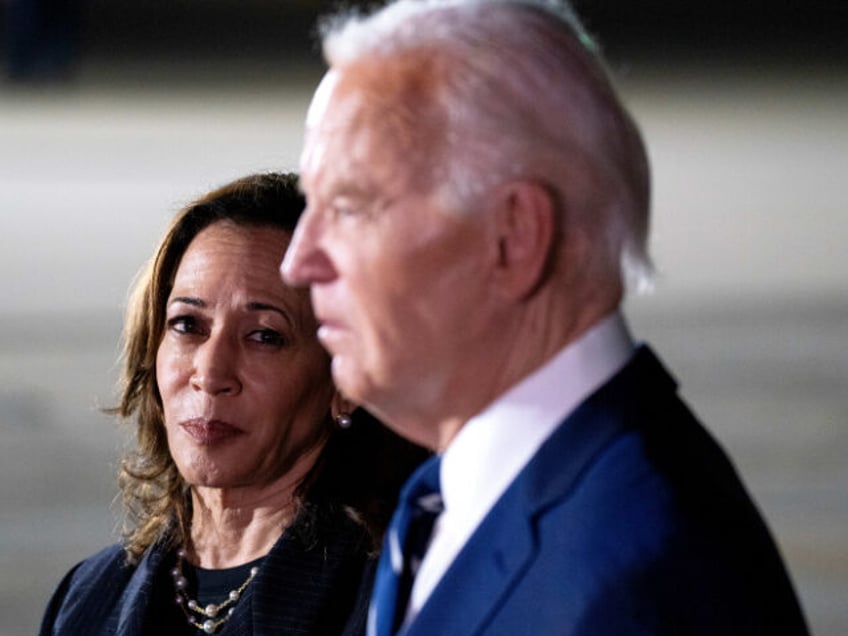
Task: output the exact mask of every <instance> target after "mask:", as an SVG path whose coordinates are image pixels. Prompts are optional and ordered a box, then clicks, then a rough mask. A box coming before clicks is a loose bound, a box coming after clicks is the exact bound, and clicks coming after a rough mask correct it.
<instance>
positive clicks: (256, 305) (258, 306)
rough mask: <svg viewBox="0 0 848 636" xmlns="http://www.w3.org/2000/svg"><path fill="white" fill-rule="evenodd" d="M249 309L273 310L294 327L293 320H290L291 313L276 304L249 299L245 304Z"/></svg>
mask: <svg viewBox="0 0 848 636" xmlns="http://www.w3.org/2000/svg"><path fill="white" fill-rule="evenodd" d="M245 306H246V307H247V309H248V310H249V311H273V312H275V313H278V314H280V315H281V316H282V317H283V318H284V319H285V320H286V322H287V323H289V326H290V327H292V328H294V320H292V316H291V314H290V313H289V312H288V311H286V310H285V309H283V308H281V307H278V306H277V305H271V304H270V303H263V302H259V301H257V300H253V301H250V302H249V303H247V305H245Z"/></svg>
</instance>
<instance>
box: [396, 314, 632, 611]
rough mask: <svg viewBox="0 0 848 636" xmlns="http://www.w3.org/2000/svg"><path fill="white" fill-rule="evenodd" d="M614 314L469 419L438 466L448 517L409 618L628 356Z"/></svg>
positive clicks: (627, 340) (440, 524)
mask: <svg viewBox="0 0 848 636" xmlns="http://www.w3.org/2000/svg"><path fill="white" fill-rule="evenodd" d="M633 349H634V346H633V341H632V339H631V337H630V334H629V332H628V330H627V326H626V324H625V322H624V319H623V317H622V316H621V314H620V313H617V312H616V313H614V314H612V315H610V316H608V317H606V318H605V319H603V320H602V321H601V322H599V323H598V324H597V325H595V326H594V327H593V328H592V329H590V330H589V331H588V332H586V333H585V334H584V335H583V336H582V337H581V338H580V339H578V340H577V341H575V342H573V343H571V344H570V345H568V346H566V347H565V348H564V349H562V350H561V351H560V352H559V353H557V354H556V355H555V356H554V357H553V358H552V359H551V360H550V361H548V362H547V363H546V364H545V365H544V366H542V367H541V368H539V369H538V370H536V371H535V372H533V373H532V374H531V375H529V376H527V377H526V378H525V379H524V380H522V381H521V382H519V383H518V384H516V385H515V386H513V387H512V388H511V389H510V390H509V391H507V392H506V393H505V394H503V395H502V396H501V397H499V398H498V399H497V400H496V401H495V402H493V403H492V404H490V405H489V406H488V407H487V408H486V409H485V410H483V411H482V412H481V413H479V414H478V415H476V416H474V417H473V418H471V419H470V420H468V422H467V423H466V424H465V425H464V426H463V427H462V429H461V430H460V431H459V433H458V434H457V435H456V437H455V438H454V439H453V441H452V442H451V443H450V445H449V446H448V448H447V450H446V451H445V453H444V455H443V459H442V466H441V487H442V497H443V500H444V505H445V511H444V512H443V513H442V515H441V516H440V517H439V519H438V521H437V523H436V527H435V529H434V532H433V537H432V540H431V543H430V547H429V548H428V550H427V554H426V556H425V558H424V561H423V562H422V565H421V568H420V570H419V571H418V574H417V576H416V579H415V584H414V587H413V590H412V595H411V598H410V604H409V607H408V613H407V616H406V622H407V623H408V622H409V621H411V620H412V618H414V616H415V615H416V614H417V613H418V610H419V609H420V608H421V606H422V605H423V604H424V601H426V599H427V597H428V596H429V595H430V592H431V591H432V590H433V588H434V587H435V586H436V584H437V583H438V581H439V579H441V577H442V575H443V574H444V573H445V571H446V570H447V568H448V566H449V565H450V563H451V562H452V561H453V559H454V558H455V557H456V555H457V553H458V552H459V550H460V549H461V548H462V546H463V545H465V543H466V541H467V540H468V538H469V537H470V536H471V534H472V533H473V532H474V530H475V529H476V528H477V526H478V525H479V524H480V522H481V521H482V520H483V518H484V517H485V516H486V514H487V513H488V512H489V510H491V508H492V507H493V506H494V504H495V503H496V502H497V500H498V499H499V498H500V496H501V495H502V494H503V493H504V491H505V490H506V489H507V487H508V486H509V484H510V483H511V482H512V481H513V480H514V479H515V477H516V476H517V475H518V473H519V472H520V471H521V469H522V468H523V467H524V466H525V465H526V464H527V463H528V462H529V461H530V459H531V458H532V457H533V455H534V454H535V453H536V451H537V450H538V449H539V447H540V446H541V445H542V444H543V443H544V441H545V440H546V439H547V438H548V436H549V435H550V434H551V433H552V432H553V431H554V429H555V428H556V427H557V425H558V424H559V423H560V422H562V420H563V419H564V418H565V417H566V416H567V415H568V414H569V413H570V412H571V411H573V410H574V409H575V408H576V407H577V406H578V405H579V404H580V403H581V402H583V400H585V399H586V398H587V397H588V396H589V395H590V394H591V393H592V392H594V391H595V390H596V389H597V388H599V387H600V386H601V385H603V384H604V383H605V382H606V381H607V380H609V379H610V378H611V377H612V376H613V375H615V373H617V372H618V371H619V370H620V369H621V368H622V367H623V366H624V365H625V364H626V363H627V361H628V360H629V358H630V356H631V355H632V353H633Z"/></svg>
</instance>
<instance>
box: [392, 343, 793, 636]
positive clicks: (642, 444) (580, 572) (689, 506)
mask: <svg viewBox="0 0 848 636" xmlns="http://www.w3.org/2000/svg"><path fill="white" fill-rule="evenodd" d="M563 382H567V378H563ZM515 430H516V435H520V434H521V433H520V431H521V423H520V422H516V423H515ZM407 633H408V636H434V635H438V636H451V635H461V636H471V635H478V634H487V635H495V634H503V635H504V636H507V635H509V636H515V635H517V634H532V635H533V636H545V635H553V634H557V635H565V634H567V635H574V636H577V635H580V636H585V635H593V636H594V635H599V636H600V635H603V636H609V635H616V636H617V635H636V634H644V635H649V634H650V635H658V634H661V635H665V634H668V635H671V634H674V635H681V634H686V635H688V634H703V635H704V636H707V635H709V636H729V635H733V634H739V635H742V634H744V635H745V636H751V635H754V634H769V635H771V636H773V635H775V634H778V635H782V634H786V635H789V634H791V635H796V634H806V633H807V630H806V627H805V624H804V619H803V616H802V613H801V610H800V607H799V604H798V602H797V600H796V597H795V594H794V592H793V589H792V585H791V583H790V581H789V577H788V576H787V573H786V570H785V569H784V566H783V564H782V561H781V558H780V556H779V554H778V552H777V549H776V548H775V545H774V542H773V541H772V538H771V536H770V535H769V532H768V530H767V528H766V526H765V524H764V523H763V521H762V519H761V517H760V515H759V514H758V512H757V510H756V509H755V507H754V505H753V503H752V502H751V500H750V498H749V496H748V494H747V493H746V491H745V489H744V487H743V485H742V484H741V483H740V481H739V478H738V477H737V475H736V472H735V471H734V469H733V467H732V465H731V464H730V462H729V461H728V459H727V457H726V456H725V454H724V453H723V452H722V450H721V449H720V448H719V447H718V445H717V444H716V443H715V441H714V440H713V439H712V438H711V437H710V436H709V434H708V433H707V432H706V431H705V430H704V429H703V427H702V426H701V425H700V424H699V423H698V422H697V421H696V419H695V418H694V417H693V415H692V414H691V413H690V411H689V410H688V409H687V408H686V406H685V405H684V404H683V403H682V402H681V401H680V399H679V398H678V396H677V393H676V385H675V382H674V380H673V379H672V378H671V377H670V376H669V375H668V374H667V373H666V371H665V370H664V369H663V367H662V365H661V364H660V362H659V361H658V360H657V359H656V358H655V356H654V355H653V354H652V353H651V352H650V351H649V350H648V349H647V348H646V347H642V348H640V349H639V350H638V351H637V353H636V354H635V356H634V358H633V359H632V360H631V362H630V363H628V365H627V366H626V367H625V368H624V369H623V370H622V371H621V372H619V373H618V374H617V375H616V376H615V377H614V378H613V379H612V380H610V381H609V382H608V383H607V384H606V385H604V386H603V387H601V388H600V389H599V390H598V391H596V392H595V393H594V394H593V395H591V396H590V397H589V398H588V399H587V400H586V401H585V402H584V403H583V404H581V405H580V406H579V407H578V408H577V409H576V411H575V412H574V413H573V414H571V415H570V416H569V417H568V418H567V419H566V420H565V421H563V422H562V423H561V425H560V426H559V427H558V428H557V429H556V431H555V432H554V433H553V435H552V436H551V437H550V438H549V439H548V440H547V441H546V442H545V444H544V445H543V446H542V448H541V449H540V450H539V451H538V452H537V453H536V455H535V456H534V457H533V458H532V459H531V461H530V463H529V464H528V465H527V466H526V467H525V469H524V470H523V471H522V472H521V473H520V474H519V476H518V477H517V478H516V479H515V481H514V482H513V483H512V484H511V485H510V486H509V488H508V489H507V491H506V492H505V493H504V495H503V496H502V497H501V499H500V500H499V501H498V502H497V503H496V505H495V507H494V508H493V509H492V510H491V511H490V513H489V515H488V516H487V517H486V518H485V519H484V520H483V522H482V524H481V525H480V527H479V528H478V529H477V531H476V532H475V533H474V534H473V535H472V537H471V538H470V539H469V542H468V543H467V544H466V546H465V547H464V548H463V549H462V550H461V551H460V553H459V554H458V555H457V558H456V559H455V561H454V562H453V564H452V565H451V566H450V568H449V569H448V571H447V572H446V573H445V576H444V577H443V578H442V580H441V581H440V582H439V584H438V585H437V586H436V588H435V589H434V590H433V593H432V595H431V596H430V598H429V599H428V600H427V602H426V603H425V604H424V606H423V607H422V608H421V612H420V613H419V615H418V616H417V618H416V619H415V620H414V621H413V623H412V625H411V626H410V628H409V630H408V632H407Z"/></svg>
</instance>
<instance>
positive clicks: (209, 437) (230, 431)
mask: <svg viewBox="0 0 848 636" xmlns="http://www.w3.org/2000/svg"><path fill="white" fill-rule="evenodd" d="M180 426H182V428H183V430H184V431H185V432H186V433H188V435H189V436H190V437H191V438H192V439H194V440H195V441H196V442H199V443H201V444H215V443H217V442H221V441H224V440H227V439H231V438H233V437H238V436H239V435H243V434H244V431H242V430H241V429H240V428H237V427H235V426H233V425H232V424H227V423H226V422H222V421H221V420H207V419H204V418H200V417H197V418H194V419H191V420H186V421H184V422H181V423H180Z"/></svg>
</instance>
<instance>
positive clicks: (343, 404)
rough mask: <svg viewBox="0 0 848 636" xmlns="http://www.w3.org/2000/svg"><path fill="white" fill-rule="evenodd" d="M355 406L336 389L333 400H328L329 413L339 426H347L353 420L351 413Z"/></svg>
mask: <svg viewBox="0 0 848 636" xmlns="http://www.w3.org/2000/svg"><path fill="white" fill-rule="evenodd" d="M356 408H357V405H356V404H354V403H353V402H351V401H350V400H348V399H347V398H346V397H344V396H343V395H342V394H341V391H339V390H336V392H335V394H334V395H333V400H332V401H331V402H330V415H332V417H333V421H334V422H335V423H336V424H338V426H339V428H349V427H350V425H351V424H352V422H353V420H352V419H351V414H352V413H353V412H354V411H355V410H356Z"/></svg>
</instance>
